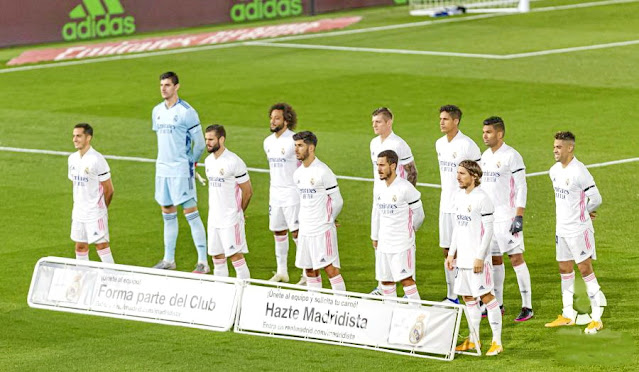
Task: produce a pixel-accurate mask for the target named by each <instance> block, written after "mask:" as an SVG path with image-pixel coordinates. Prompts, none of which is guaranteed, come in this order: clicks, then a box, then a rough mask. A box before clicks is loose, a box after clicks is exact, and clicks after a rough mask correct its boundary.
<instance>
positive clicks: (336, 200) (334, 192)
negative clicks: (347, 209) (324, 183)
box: [326, 184, 344, 221]
mask: <svg viewBox="0 0 639 372" xmlns="http://www.w3.org/2000/svg"><path fill="white" fill-rule="evenodd" d="M326 193H327V194H328V198H329V200H330V202H331V217H332V218H333V221H335V220H337V216H339V214H340V212H341V211H342V207H343V206H344V199H342V194H341V193H340V192H339V187H338V186H337V184H335V186H332V187H327V188H326Z"/></svg>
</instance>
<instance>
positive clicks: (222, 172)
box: [220, 168, 224, 176]
mask: <svg viewBox="0 0 639 372" xmlns="http://www.w3.org/2000/svg"><path fill="white" fill-rule="evenodd" d="M223 175H224V168H220V176H223Z"/></svg>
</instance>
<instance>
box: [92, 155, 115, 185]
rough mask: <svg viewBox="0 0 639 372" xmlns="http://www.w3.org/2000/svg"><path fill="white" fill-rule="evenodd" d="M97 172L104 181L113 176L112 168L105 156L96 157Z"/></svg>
mask: <svg viewBox="0 0 639 372" xmlns="http://www.w3.org/2000/svg"><path fill="white" fill-rule="evenodd" d="M95 172H96V174H97V175H98V180H99V181H100V182H104V181H106V180H108V179H109V178H111V169H110V168H109V164H108V163H107V161H106V159H105V158H104V157H102V156H100V157H98V158H97V159H96V162H95Z"/></svg>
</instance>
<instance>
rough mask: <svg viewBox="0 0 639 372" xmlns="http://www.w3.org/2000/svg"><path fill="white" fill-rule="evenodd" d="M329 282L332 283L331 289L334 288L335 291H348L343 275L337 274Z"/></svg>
mask: <svg viewBox="0 0 639 372" xmlns="http://www.w3.org/2000/svg"><path fill="white" fill-rule="evenodd" d="M328 280H329V281H330V282H331V288H333V290H334V291H345V290H346V283H344V278H342V275H341V274H337V275H335V276H334V277H332V278H329V279H328Z"/></svg>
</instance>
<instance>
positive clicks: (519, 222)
mask: <svg viewBox="0 0 639 372" xmlns="http://www.w3.org/2000/svg"><path fill="white" fill-rule="evenodd" d="M520 231H524V216H515V220H514V221H513V223H512V225H510V233H511V234H516V233H518V232H520Z"/></svg>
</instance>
